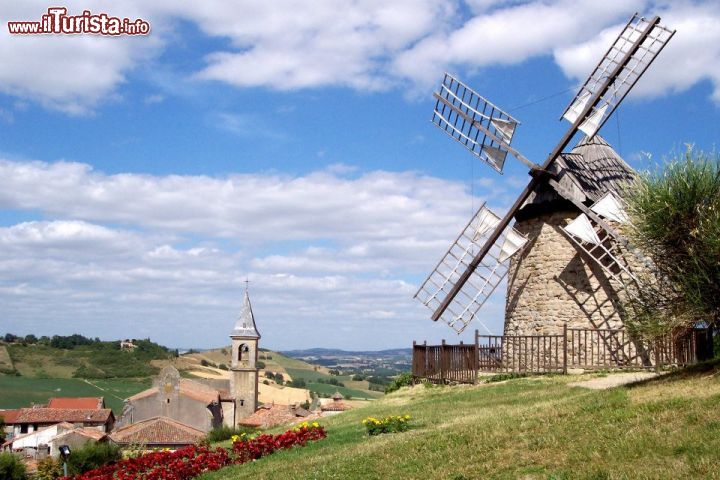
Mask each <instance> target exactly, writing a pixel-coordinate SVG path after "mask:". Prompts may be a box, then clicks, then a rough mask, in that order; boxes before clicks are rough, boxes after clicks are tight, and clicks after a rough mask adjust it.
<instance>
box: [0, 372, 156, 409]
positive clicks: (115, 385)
mask: <svg viewBox="0 0 720 480" xmlns="http://www.w3.org/2000/svg"><path fill="white" fill-rule="evenodd" d="M88 382H90V383H87V382H86V381H84V380H81V379H77V378H27V377H15V376H4V375H0V408H19V407H29V406H30V405H31V404H32V403H46V402H47V401H48V399H49V398H50V397H101V396H102V397H105V404H106V405H107V406H108V407H110V408H112V409H113V412H114V413H115V415H116V416H117V415H118V414H119V413H120V412H121V411H122V406H123V399H125V398H127V397H129V396H131V395H134V394H136V393H138V392H140V391H142V390H145V389H146V388H148V387H149V386H150V380H133V379H127V378H122V379H107V380H89V381H88Z"/></svg>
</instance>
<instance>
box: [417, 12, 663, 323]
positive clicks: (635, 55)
mask: <svg viewBox="0 0 720 480" xmlns="http://www.w3.org/2000/svg"><path fill="white" fill-rule="evenodd" d="M674 33H675V31H674V30H670V29H668V28H667V27H665V26H662V25H661V24H660V18H659V17H654V18H652V19H650V20H648V19H645V18H644V17H640V16H638V15H634V16H633V17H632V18H631V19H630V21H629V22H628V23H627V24H626V25H625V28H624V29H623V30H622V32H621V33H620V35H619V36H618V37H617V39H616V40H615V41H614V43H613V44H612V45H611V47H610V48H609V49H608V51H607V52H606V53H605V55H604V56H603V58H602V59H601V60H600V62H599V63H598V64H597V66H596V67H595V69H594V70H593V72H592V73H591V74H590V76H589V77H588V79H587V80H586V81H585V83H584V84H583V86H582V87H581V88H580V91H579V92H578V93H577V95H576V96H575V98H574V99H573V100H572V102H571V103H570V105H569V106H568V107H567V108H566V110H565V112H564V113H563V115H562V118H564V119H565V120H567V121H568V122H569V123H570V124H571V126H570V128H569V129H568V130H567V132H566V133H565V134H564V135H563V137H562V138H561V139H560V140H559V141H558V143H557V145H556V146H555V147H554V148H553V149H552V151H551V153H550V154H549V156H548V157H547V158H546V159H545V161H544V162H543V163H542V164H536V163H534V162H532V161H530V160H529V159H528V158H526V157H525V156H523V155H522V154H521V153H520V152H518V151H517V150H516V149H514V148H513V147H512V146H511V145H510V144H511V142H512V139H513V136H514V134H515V130H516V128H517V126H518V125H519V122H518V121H517V120H516V119H515V118H513V117H512V116H511V115H509V114H508V113H506V112H504V111H503V110H502V109H500V108H499V107H497V106H496V105H493V104H492V103H491V102H489V101H488V100H486V99H485V98H483V97H482V96H480V95H478V94H477V93H476V92H475V91H473V90H472V89H470V88H469V87H468V86H466V85H464V84H463V83H461V82H459V81H458V80H457V79H455V78H454V77H452V76H451V75H448V74H446V75H445V78H444V79H443V82H442V84H441V86H440V90H439V92H437V93H435V94H434V97H435V100H436V103H435V110H434V112H433V118H432V121H433V123H435V125H436V126H438V127H439V128H440V129H441V130H443V131H444V132H445V133H446V134H447V135H449V136H451V137H452V138H453V139H455V140H456V141H458V142H459V143H461V144H462V145H463V146H464V147H466V148H467V149H468V150H469V151H470V152H471V153H472V154H474V155H475V156H477V157H479V158H480V159H482V160H483V161H485V162H486V163H487V164H489V165H490V166H491V167H492V168H494V169H495V170H497V171H498V172H502V170H503V167H504V164H505V160H506V158H507V155H508V153H510V154H511V155H512V156H514V157H515V158H517V159H518V160H520V161H521V162H523V163H524V164H525V165H527V166H528V167H529V168H530V172H529V174H530V176H531V179H530V181H529V183H528V185H527V186H526V187H525V189H523V191H522V192H520V194H519V195H518V197H517V199H516V200H515V203H514V204H513V205H512V206H511V207H510V208H509V209H508V211H507V213H506V214H505V215H504V216H503V217H500V216H499V215H496V214H494V213H493V212H492V211H490V209H488V208H487V206H486V205H484V204H483V205H482V206H481V207H480V209H479V210H478V211H477V212H476V214H475V215H474V216H473V217H472V218H471V219H470V221H469V222H468V224H467V225H466V227H465V228H464V229H463V231H462V232H461V233H460V235H459V236H458V237H457V239H456V240H455V242H454V243H453V244H452V245H451V246H450V248H449V249H448V251H447V252H446V253H445V255H444V256H443V257H442V258H441V260H440V262H438V264H437V266H436V267H435V269H434V270H433V272H432V273H431V274H430V276H429V277H428V278H427V279H426V280H425V282H424V283H423V284H422V286H421V287H420V289H419V290H418V292H417V293H416V294H415V297H416V298H417V299H418V300H420V301H421V302H422V303H423V304H424V305H425V306H427V307H428V308H429V309H430V310H431V311H432V312H433V313H432V319H433V320H436V321H437V320H443V321H444V322H446V323H447V324H448V325H449V326H450V327H452V328H453V329H455V330H456V331H457V332H461V331H463V330H464V329H465V328H466V327H467V326H468V324H470V322H472V321H477V322H478V323H480V324H481V325H482V326H485V325H484V324H483V322H482V319H481V317H480V315H479V311H480V310H481V308H482V306H483V305H484V304H485V302H486V301H487V299H488V298H489V297H490V296H491V295H492V293H493V292H494V291H495V290H496V289H497V287H498V286H500V285H501V284H502V282H503V281H505V279H507V285H508V287H507V288H508V297H507V305H506V318H505V332H506V333H512V334H520V335H532V334H539V333H544V334H558V333H561V330H562V328H563V326H564V325H565V324H566V322H567V323H569V324H570V325H571V326H575V325H577V326H582V328H595V329H601V328H608V327H619V326H621V325H622V323H621V318H620V315H619V312H618V308H617V302H618V299H619V298H620V295H621V292H622V291H628V290H631V289H632V288H638V287H639V281H638V277H637V276H636V274H635V273H634V272H633V266H637V265H642V262H646V263H647V259H645V258H644V257H642V255H641V254H639V253H638V252H637V251H636V250H634V249H633V248H632V247H631V246H630V245H629V243H628V241H627V240H626V239H625V238H624V237H623V235H622V233H621V232H622V223H623V222H625V221H626V220H627V217H626V216H625V215H624V211H623V205H622V186H623V185H624V184H625V182H627V181H629V180H631V179H632V177H633V171H632V169H631V168H630V167H629V166H628V165H627V164H626V163H625V162H624V161H623V160H622V159H621V158H620V157H619V156H618V155H617V154H616V153H615V152H614V151H613V150H612V148H611V147H610V146H609V145H608V144H607V142H605V140H603V139H602V138H600V137H599V136H596V133H597V132H598V131H599V130H600V129H601V128H602V126H603V125H604V124H605V122H606V121H607V119H608V118H609V117H610V116H611V115H612V113H613V112H614V111H615V109H616V108H617V107H618V105H619V104H620V103H621V102H622V100H623V99H624V98H625V96H626V95H627V94H628V93H629V92H630V90H631V89H632V87H633V86H634V85H635V83H636V82H637V81H638V80H639V79H640V77H641V76H642V74H643V73H644V72H645V71H646V70H647V68H648V67H649V66H650V64H651V63H652V61H653V60H654V59H655V58H656V56H657V55H658V54H659V53H660V51H662V49H663V48H664V46H665V45H666V44H667V42H668V41H670V39H671V38H672V36H673V35H674ZM578 132H582V133H583V134H584V137H583V138H582V139H581V140H580V141H579V143H577V145H576V146H575V147H574V148H573V149H572V151H570V152H566V151H565V149H566V148H567V147H568V146H569V145H570V144H571V142H572V140H573V139H574V138H575V136H576V134H577V133H578ZM513 220H514V221H515V223H514V225H512V226H511V222H513ZM485 328H486V329H487V327H485ZM559 330H560V331H559ZM488 332H489V330H488Z"/></svg>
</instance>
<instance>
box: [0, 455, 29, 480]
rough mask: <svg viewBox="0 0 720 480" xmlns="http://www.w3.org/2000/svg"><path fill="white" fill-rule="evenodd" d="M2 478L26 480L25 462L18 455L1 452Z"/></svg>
mask: <svg viewBox="0 0 720 480" xmlns="http://www.w3.org/2000/svg"><path fill="white" fill-rule="evenodd" d="M0 478H2V479H3V480H26V479H27V478H28V476H27V471H26V470H25V464H24V463H23V462H22V460H20V458H19V457H18V456H17V455H14V454H12V453H0Z"/></svg>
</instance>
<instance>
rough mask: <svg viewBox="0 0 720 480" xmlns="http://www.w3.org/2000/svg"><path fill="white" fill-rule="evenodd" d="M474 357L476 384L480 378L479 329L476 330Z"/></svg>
mask: <svg viewBox="0 0 720 480" xmlns="http://www.w3.org/2000/svg"><path fill="white" fill-rule="evenodd" d="M473 358H474V359H475V360H474V363H473V366H474V367H475V376H474V377H473V384H475V383H477V380H478V370H480V332H479V331H478V330H477V329H476V330H475V350H474V352H473Z"/></svg>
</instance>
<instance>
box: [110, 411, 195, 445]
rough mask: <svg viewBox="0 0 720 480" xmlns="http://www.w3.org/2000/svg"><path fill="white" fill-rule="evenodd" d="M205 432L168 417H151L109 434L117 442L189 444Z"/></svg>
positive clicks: (125, 443)
mask: <svg viewBox="0 0 720 480" xmlns="http://www.w3.org/2000/svg"><path fill="white" fill-rule="evenodd" d="M204 436H205V433H203V432H202V431H200V430H198V429H197V428H193V427H191V426H189V425H185V424H184V423H180V422H178V421H176V420H173V419H171V418H168V417H153V418H149V419H147V420H143V421H141V422H137V423H133V424H132V425H128V426H126V427H122V428H120V429H118V430H116V431H114V432H113V433H111V434H110V439H111V440H112V441H113V442H115V443H119V444H124V445H127V444H142V445H190V444H193V443H195V442H197V441H198V440H200V439H201V438H203V437H204Z"/></svg>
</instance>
